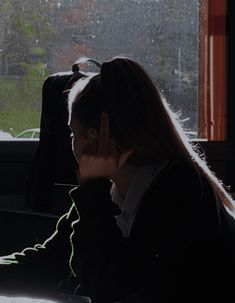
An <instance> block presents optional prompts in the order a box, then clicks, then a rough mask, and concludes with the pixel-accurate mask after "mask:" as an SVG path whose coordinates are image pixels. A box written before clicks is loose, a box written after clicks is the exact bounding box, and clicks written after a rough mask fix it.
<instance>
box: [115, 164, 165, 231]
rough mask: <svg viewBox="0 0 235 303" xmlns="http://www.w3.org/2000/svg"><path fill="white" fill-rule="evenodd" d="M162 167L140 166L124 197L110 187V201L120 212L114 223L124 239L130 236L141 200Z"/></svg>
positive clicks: (152, 165) (116, 189)
mask: <svg viewBox="0 0 235 303" xmlns="http://www.w3.org/2000/svg"><path fill="white" fill-rule="evenodd" d="M164 166H165V164H163V165H156V164H147V165H143V166H140V167H139V168H138V169H137V171H136V173H135V175H134V177H133V179H132V181H131V184H130V186H129V189H128V191H127V194H126V196H125V197H123V196H122V195H121V193H120V192H119V190H118V188H117V186H116V185H115V184H113V185H112V188H111V199H112V201H113V202H114V203H116V204H117V205H118V207H119V208H120V210H121V214H120V215H118V216H116V222H117V225H118V226H119V228H120V229H121V231H122V234H123V236H124V237H128V236H129V234H130V231H131V227H132V224H133V222H134V220H135V216H136V213H137V211H138V209H139V207H140V202H141V198H142V197H143V195H144V193H145V191H146V190H147V189H148V187H149V186H150V184H151V182H152V180H153V179H154V177H155V176H156V175H157V174H158V173H159V172H160V170H161V169H162V168H163V167H164Z"/></svg>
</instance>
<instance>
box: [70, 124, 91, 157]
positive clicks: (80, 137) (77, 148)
mask: <svg viewBox="0 0 235 303" xmlns="http://www.w3.org/2000/svg"><path fill="white" fill-rule="evenodd" d="M69 126H70V128H71V131H72V133H71V138H72V150H73V153H74V155H75V157H76V159H77V161H78V162H79V158H80V156H81V153H82V151H83V149H84V147H85V146H86V145H87V144H88V143H89V140H88V138H87V136H86V130H85V129H84V128H82V127H81V125H80V123H79V121H78V120H75V119H74V118H71V121H70V125H69Z"/></svg>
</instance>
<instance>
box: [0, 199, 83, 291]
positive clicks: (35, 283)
mask: <svg viewBox="0 0 235 303" xmlns="http://www.w3.org/2000/svg"><path fill="white" fill-rule="evenodd" d="M77 218H78V214H77V212H76V209H75V207H74V205H73V206H72V207H71V208H70V210H69V212H68V213H66V214H64V215H63V216H62V217H61V218H60V219H59V220H58V222H57V225H56V230H55V232H54V233H53V234H52V236H51V237H49V238H48V239H47V240H46V241H45V242H44V243H43V244H36V245H35V246H34V247H28V248H25V249H24V250H23V251H21V252H15V253H12V254H11V255H8V256H3V257H1V258H0V292H2V290H11V293H12V291H16V292H17V293H18V292H20V293H21V292H22V293H24V294H28V293H32V292H33V291H34V290H35V291H39V290H43V291H46V290H54V289H56V288H57V287H58V286H59V285H60V284H61V283H62V280H63V279H64V278H65V277H67V276H69V275H70V272H71V270H70V266H69V259H70V255H71V243H70V235H71V234H72V232H73V225H72V222H73V221H75V220H77Z"/></svg>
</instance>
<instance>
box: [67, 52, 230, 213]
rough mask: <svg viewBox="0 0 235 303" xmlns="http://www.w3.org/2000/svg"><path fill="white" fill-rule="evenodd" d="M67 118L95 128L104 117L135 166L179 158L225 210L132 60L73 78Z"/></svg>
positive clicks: (216, 185) (221, 193) (218, 191)
mask: <svg viewBox="0 0 235 303" xmlns="http://www.w3.org/2000/svg"><path fill="white" fill-rule="evenodd" d="M68 103H69V104H68V105H69V117H70V119H71V117H74V118H75V119H78V120H79V122H80V124H81V125H82V126H83V127H84V128H89V127H94V128H96V129H97V130H99V123H100V114H101V112H102V111H106V112H107V113H108V115H109V120H110V121H109V126H110V134H111V136H112V137H113V138H114V139H115V141H116V143H117V146H118V148H119V149H120V151H122V150H126V149H128V148H131V149H133V150H134V153H133V154H132V155H131V157H130V161H132V162H134V163H136V164H137V165H141V164H145V163H151V162H154V163H156V162H157V163H161V162H163V161H165V160H174V159H183V160H186V161H188V162H190V163H191V164H192V166H193V167H194V169H195V170H196V171H197V172H198V174H199V175H200V176H202V175H204V176H205V177H206V178H207V179H208V181H209V183H210V184H211V186H212V188H213V190H214V192H215V195H216V197H217V200H218V201H220V202H222V204H224V205H225V206H226V207H227V208H228V209H229V210H230V211H231V212H232V211H233V204H234V203H233V199H232V197H231V196H230V195H229V193H228V192H227V191H226V190H225V188H224V186H223V184H222V182H221V181H220V180H218V178H217V177H216V176H215V174H214V173H213V172H212V171H211V170H210V169H209V167H208V165H207V163H206V161H205V159H204V158H203V157H201V155H200V154H199V152H198V151H197V148H196V147H195V146H194V145H193V144H192V143H191V142H190V140H189V138H188V137H187V136H186V134H185V132H184V130H183V127H182V125H181V122H180V120H179V118H178V117H177V116H176V114H175V113H174V112H173V111H172V110H171V109H170V107H169V106H168V104H167V102H166V100H165V98H164V97H163V96H162V94H161V93H160V91H159V89H158V88H157V87H156V86H155V85H154V83H153V81H152V80H151V78H150V77H149V76H148V74H147V72H146V71H145V70H144V69H143V67H141V66H140V65H139V64H138V63H137V62H135V61H133V60H131V59H129V58H124V57H115V58H113V59H112V60H110V61H106V62H104V63H103V64H102V66H101V71H100V73H99V74H97V75H95V76H93V77H90V78H86V79H83V80H79V81H78V82H77V83H76V84H75V85H74V87H73V88H72V89H71V91H70V93H69V99H68Z"/></svg>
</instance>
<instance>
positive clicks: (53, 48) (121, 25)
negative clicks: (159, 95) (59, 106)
mask: <svg viewBox="0 0 235 303" xmlns="http://www.w3.org/2000/svg"><path fill="white" fill-rule="evenodd" d="M199 2H200V1H199V0H198V1H196V0H99V1H98V0H97V1H95V0H61V1H59V0H1V2H0V62H1V65H0V78H1V79H0V130H1V132H0V137H1V133H8V134H11V135H12V136H16V135H19V134H20V133H21V132H22V131H24V130H28V129H32V128H38V127H39V122H40V110H41V89H42V84H43V81H44V80H45V78H46V77H47V76H48V75H49V74H52V73H55V72H60V71H67V70H69V69H71V65H72V64H73V62H74V61H76V60H77V59H78V58H79V57H81V56H88V57H93V58H95V59H97V60H98V61H101V62H102V61H103V60H107V59H110V58H111V57H113V56H116V55H120V54H122V55H127V56H129V57H131V58H133V59H135V60H136V61H138V62H140V63H142V64H143V65H144V66H145V68H146V69H147V71H149V73H150V74H151V76H152V78H153V79H154V81H155V83H156V84H157V85H158V87H159V88H160V89H161V91H162V92H163V94H164V95H165V97H166V99H167V101H168V102H169V103H170V104H171V106H172V108H173V109H174V110H176V111H181V112H182V118H183V119H184V120H185V124H184V125H185V127H186V129H187V130H188V131H190V132H191V134H192V136H194V135H196V134H197V124H198V122H197V121H198V57H199V55H198V45H199V41H198V40H199V39H198V32H199V31H198V26H199V24H198V23H199V22H198V20H199V7H200V5H199V4H200V3H199Z"/></svg>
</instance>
